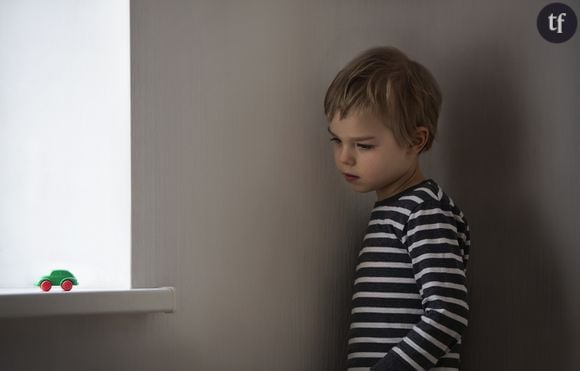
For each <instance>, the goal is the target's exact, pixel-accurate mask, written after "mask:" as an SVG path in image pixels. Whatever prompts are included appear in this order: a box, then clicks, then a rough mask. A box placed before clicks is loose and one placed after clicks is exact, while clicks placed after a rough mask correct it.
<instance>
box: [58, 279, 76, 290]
mask: <svg viewBox="0 0 580 371" xmlns="http://www.w3.org/2000/svg"><path fill="white" fill-rule="evenodd" d="M60 287H62V289H63V290H64V291H70V290H71V289H72V287H73V283H72V281H71V280H64V281H62V283H61V284H60Z"/></svg>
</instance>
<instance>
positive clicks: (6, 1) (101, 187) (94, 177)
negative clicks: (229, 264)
mask: <svg viewBox="0 0 580 371" xmlns="http://www.w3.org/2000/svg"><path fill="white" fill-rule="evenodd" d="M0 45H2V52H1V53H0V177H1V181H0V272H2V279H1V280H0V288H20V287H22V288H25V287H31V286H32V285H33V284H34V282H35V281H36V280H38V279H39V278H40V276H42V275H47V274H49V273H50V271H51V270H53V269H66V270H69V271H71V272H72V273H73V274H74V275H75V276H76V277H77V279H78V281H79V286H78V287H79V288H81V287H82V288H114V289H117V288H118V289H126V288H130V287H131V260H130V259H131V157H130V155H131V147H130V54H129V48H130V39H129V0H99V1H73V0H51V1H45V0H2V1H0ZM32 287H33V286H32ZM73 290H74V289H73Z"/></svg>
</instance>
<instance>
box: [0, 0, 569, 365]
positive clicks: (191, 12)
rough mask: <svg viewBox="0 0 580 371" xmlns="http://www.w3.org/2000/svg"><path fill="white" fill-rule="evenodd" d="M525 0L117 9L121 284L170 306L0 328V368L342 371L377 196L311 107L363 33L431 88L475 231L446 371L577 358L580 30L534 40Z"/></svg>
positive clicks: (438, 165)
mask: <svg viewBox="0 0 580 371" xmlns="http://www.w3.org/2000/svg"><path fill="white" fill-rule="evenodd" d="M543 5H545V3H544V2H540V1H528V0H525V1H524V0H522V1H517V2H510V3H506V2H503V1H500V0H494V1H489V2H485V3H483V2H475V1H467V2H456V1H438V2H428V1H423V2H419V1H412V2H407V1H365V2H346V1H341V2H338V1H334V2H330V1H286V2H283V3H282V4H280V3H275V2H272V1H253V2H250V1H245V2H237V1H229V2H226V1H213V2H212V1H209V0H206V1H198V2H193V1H163V2H161V1H151V0H148V1H138V0H134V1H133V2H132V9H131V17H132V75H133V83H132V89H133V95H132V115H133V117H132V121H133V128H132V138H133V142H132V146H133V151H132V154H133V174H132V179H133V245H134V248H133V249H134V251H133V275H134V278H133V279H134V285H135V286H138V287H142V286H163V285H173V286H175V287H176V288H177V290H178V291H177V292H178V297H177V300H178V304H177V305H178V309H177V312H176V313H174V314H170V315H164V314H155V315H126V316H100V317H97V316H87V317H70V318H44V319H17V320H10V321H8V320H2V321H0V339H1V342H2V344H1V345H2V348H1V349H2V350H1V351H0V353H1V355H2V356H1V357H0V370H36V369H43V370H61V369H76V370H108V371H111V370H119V371H121V370H130V369H134V370H200V371H222V370H234V369H235V370H248V371H249V370H282V371H286V370H287V371H302V370H307V371H315V370H316V371H318V370H339V369H342V368H343V365H344V360H343V358H344V354H343V352H344V348H345V346H344V345H345V341H346V330H347V321H348V311H349V308H348V306H349V302H350V295H351V284H352V282H351V276H352V270H353V269H354V257H355V254H356V250H357V249H358V246H359V244H360V240H361V239H362V235H363V232H364V228H365V226H366V222H367V218H368V213H369V211H370V206H371V205H372V202H373V201H374V195H373V194H366V195H359V194H355V193H353V192H352V191H351V190H350V189H349V187H348V184H345V182H344V181H343V180H342V179H341V178H340V176H339V174H337V173H336V171H335V170H334V167H333V166H334V165H333V162H332V158H331V154H330V144H329V143H328V139H327V137H328V135H327V134H326V128H325V126H326V124H325V121H324V116H323V113H322V99H323V95H324V92H325V90H326V87H327V86H328V84H329V83H330V81H331V79H332V78H333V76H334V74H335V73H336V72H337V71H338V69H339V68H340V67H342V65H344V64H345V63H346V62H347V61H348V60H349V59H350V58H351V57H352V56H354V54H355V53H358V52H359V51H361V50H362V49H365V48H367V47H370V46H374V45H379V44H390V45H395V46H398V47H400V48H401V49H403V50H404V51H405V52H407V53H408V54H409V55H410V56H411V57H412V58H415V59H417V60H419V61H420V62H422V63H424V64H425V65H427V66H428V67H429V68H430V69H431V70H432V71H433V73H434V75H435V76H436V78H437V79H438V80H439V82H440V84H441V87H442V90H443V94H444V108H443V112H442V116H441V119H440V136H439V138H438V140H437V141H436V143H435V144H434V148H433V150H432V151H431V152H430V153H428V154H427V155H426V157H425V158H424V159H423V164H424V168H425V172H426V173H427V174H428V175H429V176H431V177H433V178H435V179H436V180H438V181H439V182H440V184H441V185H442V186H443V187H444V188H445V189H446V190H447V191H448V193H449V194H450V195H451V196H452V197H453V198H454V200H455V201H456V202H457V203H458V204H459V205H460V206H461V207H462V208H463V210H464V211H465V213H466V215H467V216H468V220H469V222H470V224H471V229H472V239H473V247H472V249H473V251H472V255H471V258H472V263H471V266H470V269H469V272H468V275H469V280H470V285H471V286H470V287H471V294H470V298H471V299H470V300H471V306H472V318H471V323H470V327H469V332H468V336H467V339H466V343H467V348H466V349H465V352H464V359H465V368H464V370H471V371H474V370H477V371H488V370H506V371H507V370H510V371H512V370H526V371H528V370H575V369H580V357H579V356H578V354H577V353H573V351H574V349H575V348H577V347H578V345H580V338H579V337H580V321H579V320H578V319H577V317H576V316H575V313H578V312H579V311H580V295H578V293H579V289H580V273H579V272H580V271H579V270H578V269H577V266H578V265H579V264H580V252H579V251H580V250H579V249H578V241H580V236H579V233H580V232H579V229H578V228H577V221H578V220H579V217H580V201H579V199H578V196H577V195H576V193H575V192H576V191H577V189H578V187H579V186H580V172H579V171H578V166H577V164H575V162H576V159H577V158H578V157H579V155H580V153H579V152H578V138H579V134H580V129H579V127H580V126H579V124H578V122H579V121H580V120H578V118H579V117H578V113H577V111H576V110H574V109H573V108H574V107H575V105H577V103H578V102H579V101H580V100H579V99H580V85H579V84H578V81H579V80H578V78H579V77H580V76H579V73H578V72H577V69H576V65H577V64H578V61H579V59H580V58H579V57H580V56H579V52H578V50H580V49H579V46H580V45H579V43H580V37H579V35H576V36H575V37H574V38H573V39H572V40H570V41H569V42H567V43H565V44H562V45H555V44H548V43H547V42H545V41H544V40H543V39H541V38H540V37H539V35H538V34H537V31H536V29H535V22H536V15H537V13H538V12H539V10H540V9H541V8H542V6H543ZM570 5H572V6H573V7H575V9H576V11H577V14H578V13H580V4H578V2H572V3H571V4H570ZM66 353H68V354H66Z"/></svg>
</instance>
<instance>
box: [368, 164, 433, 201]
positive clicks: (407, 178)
mask: <svg viewBox="0 0 580 371" xmlns="http://www.w3.org/2000/svg"><path fill="white" fill-rule="evenodd" d="M425 179H426V178H425V176H424V175H423V173H422V172H421V169H420V168H419V164H417V166H415V167H414V169H413V170H412V171H410V172H409V173H406V174H405V175H403V176H401V177H400V178H399V179H398V180H397V181H396V182H395V183H393V184H391V185H390V186H389V187H388V188H384V189H380V190H377V201H382V200H384V199H386V198H389V197H391V196H394V195H396V194H397V193H399V192H402V191H404V190H405V189H407V188H410V187H412V186H414V185H417V184H419V183H421V182H422V181H424V180H425Z"/></svg>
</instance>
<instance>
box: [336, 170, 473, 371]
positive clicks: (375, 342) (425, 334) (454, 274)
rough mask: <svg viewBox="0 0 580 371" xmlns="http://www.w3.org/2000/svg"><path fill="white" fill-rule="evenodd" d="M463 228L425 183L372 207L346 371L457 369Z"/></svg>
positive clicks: (448, 203) (463, 309) (464, 308)
mask: <svg viewBox="0 0 580 371" xmlns="http://www.w3.org/2000/svg"><path fill="white" fill-rule="evenodd" d="M469 246H470V239H469V226H468V224H467V220H466V218H465V217H464V215H463V213H462V212H461V210H459V208H458V207H457V206H455V204H454V203H453V201H452V200H451V198H449V197H448V196H447V195H446V194H445V193H444V192H443V190H442V189H441V187H439V185H438V184H437V183H436V182H435V181H433V180H432V179H427V180H425V181H423V182H421V183H419V184H417V185H414V186H412V187H410V188H407V189H406V190H404V191H402V192H400V193H398V194H396V195H394V196H391V197H389V198H387V199H384V200H380V201H377V202H375V205H374V208H373V210H372V212H371V216H370V221H369V224H368V227H367V230H366V234H365V237H364V240H363V243H362V249H361V250H360V253H359V255H358V261H357V266H356V271H355V275H354V278H355V281H354V289H353V296H352V311H351V315H350V328H349V334H348V346H347V349H348V357H347V368H348V370H349V371H359V370H360V371H362V370H367V371H368V370H371V371H387V370H388V371H406V370H439V371H444V370H445V371H453V370H459V363H460V359H459V358H460V357H459V351H460V350H459V347H460V344H461V335H462V333H463V331H464V330H465V328H466V327H467V318H468V312H469V307H468V304H467V288H466V286H465V277H466V267H467V261H468V259H469Z"/></svg>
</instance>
